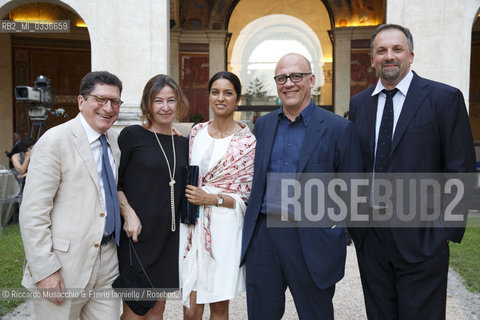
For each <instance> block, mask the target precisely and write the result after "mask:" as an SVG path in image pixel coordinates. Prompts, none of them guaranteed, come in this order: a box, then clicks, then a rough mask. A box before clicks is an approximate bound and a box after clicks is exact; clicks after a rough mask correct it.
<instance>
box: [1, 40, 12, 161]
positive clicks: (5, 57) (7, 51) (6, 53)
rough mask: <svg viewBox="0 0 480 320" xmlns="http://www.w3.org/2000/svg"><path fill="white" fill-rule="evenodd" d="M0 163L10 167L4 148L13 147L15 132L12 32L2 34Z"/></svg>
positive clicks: (9, 148)
mask: <svg viewBox="0 0 480 320" xmlns="http://www.w3.org/2000/svg"><path fill="white" fill-rule="evenodd" d="M0 43H1V44H2V45H1V46H0V83H1V84H2V85H1V86H0V115H1V117H0V151H1V155H0V164H1V165H3V166H5V167H6V168H8V158H7V157H5V155H4V153H3V152H4V150H8V151H10V150H11V148H12V132H13V123H12V122H13V121H12V119H13V111H12V103H13V96H12V95H13V88H12V49H11V42H10V34H8V33H7V34H5V33H3V34H0Z"/></svg>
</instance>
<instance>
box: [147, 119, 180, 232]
mask: <svg viewBox="0 0 480 320" xmlns="http://www.w3.org/2000/svg"><path fill="white" fill-rule="evenodd" d="M152 130H153V128H152ZM170 133H171V137H172V150H173V171H172V170H171V169H170V162H168V158H167V154H166V153H165V150H163V147H162V144H161V143H160V140H159V139H158V136H157V133H156V132H155V131H153V134H154V135H155V138H156V139H157V142H158V145H159V146H160V149H161V150H162V153H163V156H164V157H165V161H166V162H167V167H168V175H169V177H170V182H169V183H168V185H169V186H170V206H171V210H172V227H171V230H172V232H174V231H175V230H176V227H175V192H174V185H175V183H176V181H175V179H174V178H175V169H176V167H177V157H176V155H175V140H174V139H173V132H170Z"/></svg>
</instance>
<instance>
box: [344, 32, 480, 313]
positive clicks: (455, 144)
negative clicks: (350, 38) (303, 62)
mask: <svg viewBox="0 0 480 320" xmlns="http://www.w3.org/2000/svg"><path fill="white" fill-rule="evenodd" d="M370 48H371V62H372V67H373V68H375V70H376V72H377V76H379V81H378V83H377V85H376V86H373V87H371V88H369V89H367V90H365V91H363V92H361V93H359V94H357V95H355V96H353V97H352V98H351V100H350V113H349V117H350V119H351V120H352V121H353V123H354V126H355V130H356V133H357V134H358V137H359V139H360V147H361V149H362V157H363V166H364V168H363V169H364V171H365V172H380V170H377V169H376V167H377V166H378V163H379V162H376V158H378V154H379V153H378V150H379V149H378V148H380V147H377V145H380V144H379V143H378V140H379V139H380V138H379V135H380V134H379V131H381V128H383V127H382V125H383V122H382V121H383V120H382V117H383V114H384V113H386V112H387V111H385V112H384V109H385V110H387V107H386V103H385V101H386V99H387V98H386V94H385V93H383V92H382V90H383V89H386V90H392V89H394V88H396V89H398V91H397V92H396V93H394V96H393V99H392V102H393V133H392V134H391V146H390V147H389V148H390V149H389V152H388V157H387V160H386V163H385V165H384V168H385V170H382V172H386V173H398V172H404V173H442V172H461V173H463V172H474V170H475V151H474V144H473V138H472V133H471V129H470V123H469V120H468V115H467V111H466V107H465V103H464V99H463V96H462V93H461V92H460V91H459V90H458V89H456V88H453V87H450V86H448V85H445V84H442V83H439V82H434V81H431V80H427V79H424V78H421V77H419V76H418V75H417V74H416V73H415V72H413V71H411V70H410V64H411V63H412V62H413V56H414V54H413V38H412V35H411V33H410V31H409V30H408V29H407V28H404V27H402V26H399V25H393V24H386V25H381V26H379V27H378V28H377V29H376V30H375V31H374V33H373V35H372V38H371V45H370ZM378 167H379V166H378ZM464 230H465V229H464V228H462V227H460V228H445V227H435V228H426V227H425V228H420V227H418V226H417V227H412V228H366V229H352V230H351V234H352V237H353V240H354V242H355V247H356V249H357V257H358V262H359V267H360V273H361V278H362V285H363V292H364V297H365V304H366V309H367V316H368V318H369V319H445V308H446V290H447V273H448V259H449V247H448V241H455V242H460V241H461V239H462V237H463V233H464Z"/></svg>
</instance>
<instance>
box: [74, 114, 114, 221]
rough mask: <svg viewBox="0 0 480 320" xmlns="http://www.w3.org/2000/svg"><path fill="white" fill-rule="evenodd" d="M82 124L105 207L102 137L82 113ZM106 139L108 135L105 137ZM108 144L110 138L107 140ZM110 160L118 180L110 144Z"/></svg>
mask: <svg viewBox="0 0 480 320" xmlns="http://www.w3.org/2000/svg"><path fill="white" fill-rule="evenodd" d="M79 116H80V122H81V123H82V126H83V129H85V133H86V135H87V139H88V143H89V144H90V149H91V150H92V154H93V159H94V160H95V163H96V164H97V172H98V181H99V182H100V190H101V192H102V198H103V205H104V206H105V190H104V189H103V179H102V144H101V143H100V140H99V138H100V136H101V134H100V133H98V132H97V131H95V130H94V129H93V128H92V127H90V125H89V124H88V122H87V120H85V118H84V117H83V115H82V114H81V113H79ZM105 137H106V135H105ZM107 142H108V138H107ZM108 146H109V147H108V148H107V149H108V160H109V162H110V166H111V167H112V171H113V176H114V178H115V180H116V178H117V177H116V174H117V172H116V171H117V170H115V168H116V167H115V161H114V159H113V154H112V150H110V143H108ZM104 209H105V215H107V210H106V208H104Z"/></svg>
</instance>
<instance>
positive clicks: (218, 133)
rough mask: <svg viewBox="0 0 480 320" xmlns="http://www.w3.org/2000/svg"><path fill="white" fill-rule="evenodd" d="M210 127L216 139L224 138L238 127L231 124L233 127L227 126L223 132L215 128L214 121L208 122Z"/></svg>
mask: <svg viewBox="0 0 480 320" xmlns="http://www.w3.org/2000/svg"><path fill="white" fill-rule="evenodd" d="M234 125H236V122H234ZM210 127H211V128H212V131H213V132H212V136H213V137H214V138H217V139H223V138H226V137H228V136H231V135H232V134H234V133H236V132H237V131H238V128H237V127H236V126H233V127H229V128H227V129H226V130H225V131H224V132H221V131H220V130H217V127H216V125H215V122H214V121H213V122H212V123H211V124H210Z"/></svg>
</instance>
